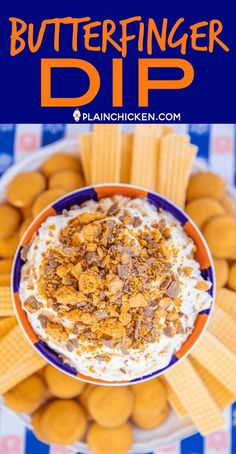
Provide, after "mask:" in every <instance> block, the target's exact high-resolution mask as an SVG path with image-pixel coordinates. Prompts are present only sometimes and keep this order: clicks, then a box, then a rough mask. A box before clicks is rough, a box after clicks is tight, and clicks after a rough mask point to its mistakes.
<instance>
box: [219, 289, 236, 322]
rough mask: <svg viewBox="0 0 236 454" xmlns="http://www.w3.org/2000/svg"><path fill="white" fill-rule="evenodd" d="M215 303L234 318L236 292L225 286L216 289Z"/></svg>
mask: <svg viewBox="0 0 236 454" xmlns="http://www.w3.org/2000/svg"><path fill="white" fill-rule="evenodd" d="M216 304H217V305H218V306H219V307H220V308H221V309H223V310H224V311H225V312H228V314H229V315H231V317H232V318H233V319H234V320H236V292H233V291H232V290H229V289H227V288H221V289H219V290H217V292H216Z"/></svg>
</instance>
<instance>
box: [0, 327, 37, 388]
mask: <svg viewBox="0 0 236 454" xmlns="http://www.w3.org/2000/svg"><path fill="white" fill-rule="evenodd" d="M0 358H1V361H0V394H3V393H5V392H6V391H8V390H9V389H11V388H13V386H15V385H17V384H18V383H20V382H21V381H22V380H24V379H25V378H27V377H29V376H30V375H32V374H33V373H35V372H37V371H38V370H40V369H42V368H43V367H44V366H45V364H46V362H45V361H44V359H43V358H42V357H41V356H40V355H39V354H38V353H36V352H35V350H34V349H33V347H32V346H31V345H30V344H29V342H28V341H27V340H26V338H25V336H24V334H23V333H22V331H21V328H20V327H19V325H17V326H15V327H14V328H13V329H11V331H9V333H8V334H7V335H6V336H4V337H3V338H2V339H1V341H0Z"/></svg>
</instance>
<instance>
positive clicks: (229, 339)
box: [208, 306, 236, 354]
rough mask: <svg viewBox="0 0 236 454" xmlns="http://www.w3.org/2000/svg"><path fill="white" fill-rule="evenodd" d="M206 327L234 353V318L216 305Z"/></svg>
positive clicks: (235, 348) (235, 339)
mask: <svg viewBox="0 0 236 454" xmlns="http://www.w3.org/2000/svg"><path fill="white" fill-rule="evenodd" d="M208 329H209V331H210V332H211V333H212V334H213V335H214V336H215V337H217V339H218V340H220V341H221V342H222V344H224V345H226V347H228V348H229V349H230V350H232V352H234V353H235V354H236V336H235V320H234V319H233V318H232V317H231V316H230V315H229V314H228V313H227V312H225V311H224V310H223V309H221V308H220V307H218V306H216V307H215V308H214V312H213V315H212V317H211V320H210V323H209V328H208Z"/></svg>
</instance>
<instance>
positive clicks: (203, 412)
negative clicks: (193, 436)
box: [165, 359, 224, 435]
mask: <svg viewBox="0 0 236 454" xmlns="http://www.w3.org/2000/svg"><path fill="white" fill-rule="evenodd" d="M165 378H166V380H167V382H168V383H169V384H170V386H171V387H172V388H173V390H174V392H175V393H176V395H177V396H178V398H179V399H180V401H181V403H182V405H183V406H184V407H185V408H186V410H187V412H188V414H189V416H190V418H191V419H192V420H193V422H194V423H195V424H196V426H197V428H198V430H199V432H200V433H201V434H202V435H207V434H209V433H211V432H213V431H215V430H218V429H220V428H222V427H223V426H224V419H223V417H222V415H221V413H220V410H219V408H218V406H217V404H216V402H215V401H214V399H213V398H212V396H211V394H210V393H209V391H208V390H207V388H206V387H205V385H204V383H203V381H202V380H201V378H200V377H199V375H198V374H197V372H196V370H195V369H194V367H193V366H192V364H191V363H190V361H189V360H188V359H185V360H184V361H182V362H180V363H179V364H178V365H176V366H175V367H174V368H172V369H171V370H169V371H168V372H167V373H166V374H165Z"/></svg>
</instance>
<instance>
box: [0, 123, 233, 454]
mask: <svg viewBox="0 0 236 454" xmlns="http://www.w3.org/2000/svg"><path fill="white" fill-rule="evenodd" d="M90 127H91V126H90V125H78V124H69V125H66V124H43V125H40V124H35V125H25V124H21V125H15V124H0V175H2V174H3V173H4V172H5V171H6V170H7V169H8V168H9V167H10V166H11V165H13V164H14V163H15V162H19V161H21V160H23V159H24V158H26V157H27V156H29V154H33V153H34V150H36V149H38V148H39V147H41V146H45V145H48V144H49V143H52V142H55V141H56V140H58V139H61V138H63V137H65V138H76V137H77V136H78V134H80V133H82V132H85V131H87V130H89V129H90ZM130 128H132V125H124V129H126V130H128V129H130ZM175 128H176V130H177V131H178V132H180V133H189V134H190V136H191V141H192V143H194V144H196V145H198V147H199V153H198V155H199V157H201V158H202V159H205V160H206V161H207V162H208V163H209V164H210V166H211V168H212V170H213V171H215V172H217V173H219V174H220V175H222V176H223V177H224V178H225V180H226V181H227V182H229V183H232V184H236V127H235V125H231V124H227V125H206V124H204V125H201V124H190V125H177V126H175ZM225 415H226V420H227V424H226V427H225V428H224V429H223V430H220V431H218V432H215V433H214V434H212V435H209V436H207V437H205V438H203V437H201V435H200V434H198V433H197V434H195V435H193V436H191V437H189V438H186V439H184V440H181V441H179V442H178V443H175V444H172V445H171V446H166V447H165V448H162V449H158V450H157V451H155V452H154V453H147V454H236V403H235V404H234V405H233V406H232V407H231V408H229V409H227V410H226V411H225ZM0 454H72V451H71V449H69V448H64V447H60V446H47V445H45V444H42V443H40V442H39V441H38V440H37V439H36V438H35V437H34V435H33V433H32V432H31V431H30V430H28V429H26V428H25V427H24V426H23V424H22V423H21V422H20V421H19V420H18V419H17V418H16V417H15V416H14V415H12V414H11V413H10V412H9V411H7V410H3V409H2V410H0Z"/></svg>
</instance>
